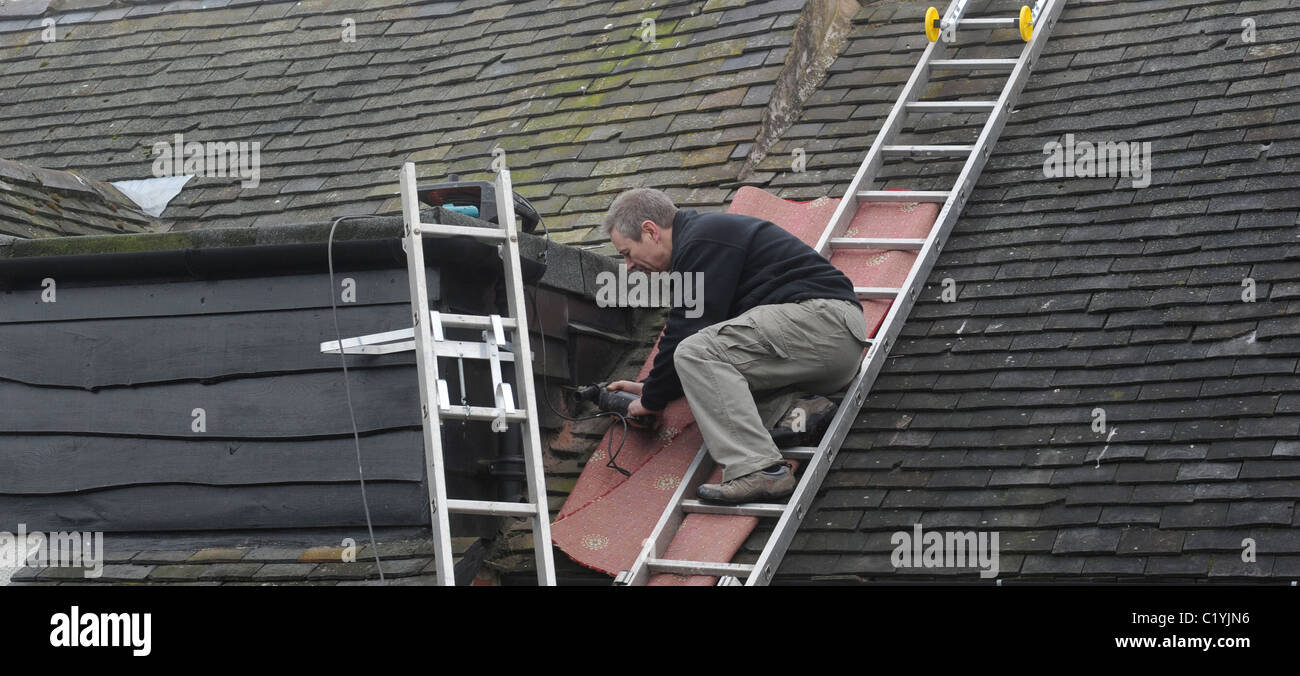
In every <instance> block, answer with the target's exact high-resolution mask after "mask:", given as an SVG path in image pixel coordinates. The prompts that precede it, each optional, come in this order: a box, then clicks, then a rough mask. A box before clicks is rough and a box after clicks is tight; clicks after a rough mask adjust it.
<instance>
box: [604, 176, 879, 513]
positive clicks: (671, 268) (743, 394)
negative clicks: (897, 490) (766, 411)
mask: <svg viewBox="0 0 1300 676" xmlns="http://www.w3.org/2000/svg"><path fill="white" fill-rule="evenodd" d="M602 228H603V229H604V231H605V233H606V234H608V236H609V238H610V240H611V241H612V242H613V244H614V246H615V247H616V248H617V250H618V252H619V253H620V254H621V255H622V256H623V258H624V260H625V261H626V263H627V267H628V271H629V273H631V272H633V271H637V270H640V271H643V272H646V273H652V272H671V273H678V272H680V273H682V275H681V276H682V277H686V276H687V274H689V273H700V276H699V277H697V279H699V280H700V283H701V284H702V289H697V292H696V295H697V302H702V304H703V305H702V308H699V307H696V308H693V311H691V312H689V313H688V312H687V309H686V308H685V307H682V306H679V305H675V306H674V307H673V308H672V309H671V310H670V311H669V314H668V322H667V325H666V326H665V327H664V332H663V336H662V337H661V338H660V339H659V353H658V354H657V355H656V356H655V360H654V365H653V367H652V369H651V371H650V373H649V375H648V376H647V377H646V378H645V379H644V380H643V381H641V382H631V381H626V380H620V381H617V382H614V383H611V384H610V386H609V387H610V389H620V390H626V391H628V392H631V393H633V394H636V395H639V396H640V399H638V400H637V401H636V402H634V403H633V404H632V405H631V406H630V407H629V410H628V413H629V415H647V414H655V413H657V412H659V411H661V410H662V409H663V408H664V407H665V406H667V405H668V403H669V402H671V401H673V400H674V399H677V398H678V397H680V396H683V395H685V397H686V400H687V402H689V403H690V406H691V411H692V413H694V415H695V420H696V422H698V423H699V425H700V433H701V434H702V435H703V436H704V442H705V444H706V445H707V447H708V450H709V454H710V455H711V456H712V457H713V459H714V461H716V462H717V463H718V464H719V465H721V466H722V467H723V475H722V483H720V484H703V485H701V486H700V488H699V491H698V495H699V497H700V498H701V499H704V500H713V501H720V502H728V503H742V502H762V501H769V500H773V499H778V498H784V497H787V496H789V495H790V494H791V493H792V492H794V489H795V486H796V481H795V478H794V473H793V471H792V470H791V468H790V466H789V465H788V464H787V463H785V462H784V459H783V457H782V456H781V453H780V451H778V450H777V447H776V444H775V443H774V442H773V440H772V437H771V435H770V434H769V432H768V430H767V427H766V426H765V425H764V424H763V420H762V419H761V416H760V413H759V410H758V404H757V403H756V399H755V396H756V393H758V394H760V395H762V394H765V393H769V392H775V391H777V390H781V389H782V388H790V389H796V390H799V391H802V392H810V393H815V394H830V393H833V392H837V391H839V390H841V389H843V388H844V387H845V386H846V385H848V383H849V382H851V381H852V380H853V377H854V375H856V373H857V370H858V366H859V364H860V363H861V360H862V350H863V347H864V346H865V345H867V343H868V341H867V325H866V319H865V318H864V317H863V314H862V304H861V303H860V302H859V301H858V299H857V295H856V294H855V293H854V291H853V283H852V282H850V281H849V279H848V278H847V277H846V276H845V275H844V273H842V272H840V271H839V270H838V269H836V268H835V267H834V266H832V265H831V264H830V262H829V261H827V260H826V259H825V258H823V257H822V256H821V255H820V254H818V253H817V252H816V251H815V250H813V248H812V247H809V246H808V245H807V244H804V243H803V242H802V241H800V240H799V238H798V237H795V236H794V235H792V234H790V233H789V232H787V231H785V230H783V229H782V228H781V227H780V226H778V225H776V224H774V223H771V222H769V221H765V220H762V219H759V218H754V217H751V216H742V215H739V214H720V213H698V212H696V211H694V210H690V209H678V208H677V207H676V206H675V205H674V204H673V202H672V200H671V199H669V198H668V196H667V195H666V194H664V193H663V192H661V191H659V190H654V189H650V188H636V189H633V190H628V191H626V192H624V193H622V194H621V195H619V196H618V198H616V199H615V200H614V203H613V204H612V205H610V208H609V212H608V213H607V214H606V216H605V219H604V222H603V223H602ZM701 309H702V312H701ZM692 317H694V318H692Z"/></svg>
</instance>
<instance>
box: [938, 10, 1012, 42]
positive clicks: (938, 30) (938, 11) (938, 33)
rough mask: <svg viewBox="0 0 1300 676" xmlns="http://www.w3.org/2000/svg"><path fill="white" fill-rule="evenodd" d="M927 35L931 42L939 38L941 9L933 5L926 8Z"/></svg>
mask: <svg viewBox="0 0 1300 676" xmlns="http://www.w3.org/2000/svg"><path fill="white" fill-rule="evenodd" d="M1022 30H1023V29H1022ZM925 37H927V38H929V40H930V42H935V41H937V40H938V39H939V10H937V9H935V8H933V7H931V8H930V9H927V10H925Z"/></svg>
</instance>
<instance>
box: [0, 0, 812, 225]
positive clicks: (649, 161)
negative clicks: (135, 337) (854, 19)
mask: <svg viewBox="0 0 1300 676" xmlns="http://www.w3.org/2000/svg"><path fill="white" fill-rule="evenodd" d="M46 5H51V6H52V8H51V9H45V6H46ZM104 5H105V3H104V2H102V1H100V0H88V1H86V2H77V1H76V0H73V1H72V2H68V3H57V2H56V3H47V2H45V1H44V0H40V1H34V2H30V3H20V4H19V5H14V6H12V7H19V6H22V7H26V8H27V9H26V10H25V11H24V12H21V13H22V14H23V15H24V16H22V17H19V18H8V20H5V18H6V17H5V16H4V15H3V14H0V64H3V74H0V89H4V90H6V91H11V90H21V91H23V92H24V96H22V97H6V98H5V100H3V101H0V120H3V124H4V126H5V127H6V128H7V129H13V130H14V131H12V132H6V133H5V134H4V135H3V137H0V156H5V157H10V158H13V159H18V160H23V161H36V160H39V162H40V163H41V164H42V165H43V166H49V167H54V168H78V169H83V170H86V171H88V172H91V173H93V175H94V176H96V177H98V178H101V179H103V180H124V179H138V178H145V177H148V176H149V175H150V171H151V166H152V165H151V157H152V155H151V149H152V144H153V143H155V142H158V141H166V142H170V141H171V140H172V138H173V135H174V134H176V133H182V134H184V135H185V139H186V140H187V141H190V140H196V141H214V140H215V141H232V140H240V141H244V140H246V141H256V142H259V143H261V156H260V161H261V173H262V180H261V182H260V185H258V186H257V187H255V188H254V187H248V188H244V187H241V186H240V185H239V181H238V180H237V179H226V178H207V177H200V178H198V179H195V180H194V181H191V182H190V183H189V184H188V186H187V187H186V188H185V189H184V190H183V191H182V192H181V194H180V195H179V196H178V197H177V198H176V199H175V200H174V201H173V202H172V203H171V205H170V206H169V207H168V211H167V214H166V215H167V217H168V218H170V219H173V223H174V225H175V227H177V228H188V227H198V226H201V227H221V226H241V225H254V224H256V225H262V224H279V223H286V222H309V221H320V220H326V219H329V218H332V217H335V216H337V215H339V214H341V213H378V212H396V211H397V210H398V207H397V200H396V198H395V196H394V195H395V193H396V191H397V186H396V178H395V172H394V170H395V169H396V168H397V167H399V166H400V164H401V162H402V161H404V160H411V161H415V162H417V163H418V164H417V167H418V171H419V174H420V175H421V176H422V177H423V176H428V177H434V178H438V177H442V176H444V175H445V174H447V173H456V174H459V175H460V176H461V178H462V179H464V180H476V179H480V178H489V174H488V169H489V164H490V163H491V162H492V160H493V156H492V155H491V151H492V149H493V148H494V147H496V146H498V145H499V146H500V147H501V148H502V149H504V150H505V151H506V152H507V161H508V163H509V166H510V167H511V169H512V170H513V171H512V173H513V179H514V182H515V187H516V189H517V190H518V191H519V192H520V193H521V194H523V195H524V196H525V197H527V198H528V199H530V200H532V201H533V204H534V205H536V206H537V208H538V209H539V210H540V211H541V213H542V215H543V216H544V217H545V218H546V224H547V226H548V227H549V228H550V229H551V231H552V233H554V234H555V235H556V238H557V239H559V240H561V241H577V240H581V239H583V238H584V237H585V236H587V235H590V234H591V231H592V226H595V225H597V224H598V222H599V220H600V217H601V215H602V214H603V212H604V210H605V209H606V208H607V207H608V206H609V204H610V202H612V201H613V199H614V197H615V195H617V194H618V192H620V191H621V190H623V189H626V188H628V187H631V186H634V185H641V184H643V183H644V184H655V185H661V186H665V187H667V188H668V192H669V193H670V194H671V195H672V196H673V198H674V199H676V200H677V201H678V202H679V203H681V204H683V205H693V206H713V207H718V208H721V207H722V206H724V205H725V204H726V201H727V199H728V198H729V196H730V194H731V193H732V192H734V189H735V187H736V186H735V175H736V173H737V171H738V170H739V167H740V164H741V161H742V160H743V157H744V154H745V153H746V152H747V150H748V148H747V147H746V143H748V142H750V141H752V140H753V138H754V136H755V135H756V133H757V131H758V126H759V120H760V118H761V117H762V112H763V108H764V106H765V105H766V104H767V96H766V93H770V83H771V82H772V81H773V80H774V78H775V76H776V73H777V72H778V71H779V70H780V67H781V64H782V62H783V59H784V56H785V52H786V49H787V47H788V45H789V42H790V35H791V32H792V29H793V25H794V22H795V20H796V19H797V17H798V15H799V10H800V9H801V7H802V6H803V0H767V1H764V2H750V3H744V2H737V1H735V0H708V1H707V2H681V1H670V2H649V1H648V0H624V1H622V2H611V1H609V0H598V1H592V0H568V1H566V2H554V1H552V0H534V1H531V2H508V1H505V0H465V1H463V2H460V1H452V2H398V1H396V0H381V1H379V2H365V3H360V2H328V3H326V2H323V1H321V0H307V1H304V2H261V1H257V2H254V1H251V0H202V1H201V2H198V1H193V2H185V1H182V2H171V3H162V2H156V3H145V4H126V5H119V4H113V5H109V6H104ZM60 6H64V7H70V8H76V7H81V6H86V7H91V8H90V9H85V10H84V11H71V10H69V11H63V12H60V11H59V10H58V8H59V7H60ZM12 7H11V10H10V11H16V10H14V9H12ZM41 11H44V14H45V15H46V16H52V17H55V18H56V20H57V24H56V25H57V26H58V27H59V28H58V30H59V31H60V32H59V33H58V36H57V37H58V39H57V41H55V42H53V43H45V42H42V41H41V18H40V16H37V14H39V13H40V12H41ZM345 18H347V19H352V20H354V21H355V26H356V41H355V42H344V41H343V40H342V30H343V29H342V23H343V20H344V19H345ZM643 18H654V19H655V20H656V22H657V23H656V37H657V38H658V40H657V42H655V43H653V44H647V43H645V42H643V41H642V40H641V39H640V37H639V31H640V30H641V21H642V19H643ZM765 87H767V89H765ZM765 92H766V93H765ZM774 175H775V174H774V173H771V172H766V173H760V174H758V175H756V176H755V177H754V180H756V181H758V182H760V183H761V182H765V181H767V180H770V179H772V178H773V176H774Z"/></svg>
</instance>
